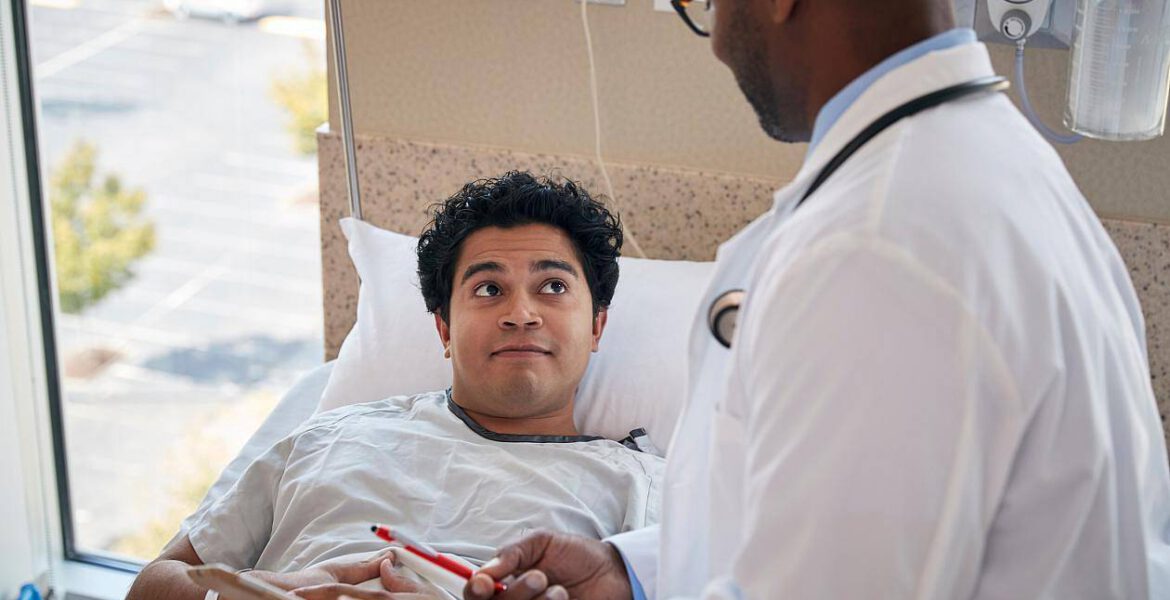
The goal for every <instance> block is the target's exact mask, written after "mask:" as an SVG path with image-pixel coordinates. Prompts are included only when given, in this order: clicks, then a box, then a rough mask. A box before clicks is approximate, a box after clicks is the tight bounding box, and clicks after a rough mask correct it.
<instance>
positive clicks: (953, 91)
mask: <svg viewBox="0 0 1170 600" xmlns="http://www.w3.org/2000/svg"><path fill="white" fill-rule="evenodd" d="M1009 85H1010V84H1009V83H1008V80H1007V79H1004V78H1003V77H995V76H992V77H981V78H979V79H974V80H971V81H968V82H965V83H960V84H958V85H954V86H951V87H948V88H943V89H941V90H938V91H936V92H931V93H929V94H926V95H925V96H920V97H918V98H915V99H913V100H911V101H909V102H907V103H905V104H903V105H901V106H899V107H897V108H895V109H894V110H891V111H890V112H888V113H886V114H884V115H882V116H881V118H879V119H878V120H876V121H874V122H873V123H871V124H870V125H869V127H866V128H865V129H864V130H863V131H862V132H861V133H859V134H857V137H855V138H853V139H852V140H851V141H850V142H849V143H848V144H846V145H845V147H844V148H842V149H841V151H840V152H838V153H837V154H836V156H834V157H833V160H830V161H829V163H828V164H827V165H825V167H824V168H822V169H821V172H820V173H818V174H817V176H816V179H813V182H812V185H811V186H809V188H808V190H806V191H805V192H804V195H803V196H801V197H800V200H798V201H797V202H796V206H795V207H794V208H793V210H796V209H797V208H800V206H801V205H802V204H804V201H805V200H808V198H809V196H812V195H813V193H814V192H816V191H817V189H819V188H820V187H821V186H822V185H824V183H825V181H826V180H828V179H829V177H830V176H832V175H833V173H835V172H836V171H837V170H838V169H840V168H841V165H843V164H845V161H847V160H849V158H850V157H851V156H853V155H854V154H856V153H857V151H858V150H860V149H861V147H862V146H864V145H865V144H866V143H868V142H869V141H870V140H872V139H873V138H875V137H877V136H878V134H880V133H881V132H883V131H885V130H886V129H889V128H890V127H891V126H892V125H894V124H895V123H897V122H898V121H901V120H902V119H905V118H906V117H910V116H913V115H916V114H918V113H920V112H922V111H924V110H926V109H928V108H934V107H936V106H939V105H941V104H946V103H947V102H952V101H955V100H958V99H960V98H966V97H967V96H973V95H975V94H983V93H990V92H1002V91H1004V90H1006V89H1007V88H1008V87H1009ZM744 293H745V292H744V291H743V290H729V291H726V292H723V293H722V294H720V295H719V297H717V298H716V299H715V301H714V302H712V303H711V308H710V309H709V310H708V311H707V326H708V327H709V328H710V329H711V335H713V336H714V337H715V340H716V341H717V342H719V343H720V344H722V345H723V347H725V348H731V339H732V337H733V336H734V335H735V325H736V322H737V321H738V320H739V307H740V305H741V304H743V298H744Z"/></svg>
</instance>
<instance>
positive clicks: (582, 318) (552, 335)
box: [435, 224, 605, 418]
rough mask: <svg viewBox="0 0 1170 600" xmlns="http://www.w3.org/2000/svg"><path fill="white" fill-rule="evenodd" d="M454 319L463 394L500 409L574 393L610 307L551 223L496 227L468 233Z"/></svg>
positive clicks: (551, 406)
mask: <svg viewBox="0 0 1170 600" xmlns="http://www.w3.org/2000/svg"><path fill="white" fill-rule="evenodd" d="M452 283H453V285H452V289H451V300H450V302H449V303H448V322H446V323H444V322H443V320H442V319H441V318H439V317H438V316H436V317H435V323H436V326H437V327H438V330H439V337H440V339H441V340H442V341H443V343H444V344H445V345H447V344H449V347H450V351H451V361H452V371H453V375H454V381H455V389H456V398H457V400H459V401H460V403H461V404H462V403H463V402H467V401H473V402H474V403H475V404H476V406H466V408H470V409H473V410H476V411H478V412H483V413H486V414H490V415H492V416H497V417H510V418H523V417H530V416H537V415H542V414H546V413H548V412H551V411H553V410H556V409H558V408H562V407H563V406H564V405H565V404H566V403H567V402H571V401H572V399H573V397H574V395H575V394H576V389H577V384H578V383H579V382H580V380H581V377H582V376H583V375H584V373H585V367H586V366H587V365H588V363H589V355H590V353H591V352H593V351H596V350H597V347H598V342H599V341H600V340H601V332H602V330H603V329H604V327H605V312H604V311H602V312H601V313H600V314H599V315H598V316H597V317H596V318H595V317H594V315H593V300H592V296H591V295H590V292H589V284H588V282H587V281H586V279H585V273H584V271H583V269H582V266H581V261H580V260H579V259H578V258H577V253H576V252H575V251H574V247H573V243H572V241H570V239H569V237H568V235H566V234H565V232H564V231H562V230H561V229H559V228H556V227H552V226H549V225H543V224H531V225H522V226H517V227H511V228H508V229H503V228H499V227H487V228H484V229H480V230H478V231H475V232H474V233H472V234H471V235H469V236H468V237H467V239H465V240H464V241H463V244H462V246H461V249H460V251H459V258H458V261H457V262H456V265H455V275H454V281H453V282H452Z"/></svg>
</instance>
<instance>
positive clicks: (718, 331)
mask: <svg viewBox="0 0 1170 600" xmlns="http://www.w3.org/2000/svg"><path fill="white" fill-rule="evenodd" d="M743 296H744V291H743V290H729V291H726V292H723V293H722V294H720V295H719V297H718V298H716V299H715V301H714V302H712V303H711V309H710V310H709V311H708V312H707V326H708V327H709V328H710V329H711V335H713V336H715V340H716V341H717V342H719V343H720V344H722V345H723V347H724V348H731V338H732V336H734V335H735V324H736V322H738V321H739V306H740V304H743Z"/></svg>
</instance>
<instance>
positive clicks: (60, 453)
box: [5, 0, 143, 598]
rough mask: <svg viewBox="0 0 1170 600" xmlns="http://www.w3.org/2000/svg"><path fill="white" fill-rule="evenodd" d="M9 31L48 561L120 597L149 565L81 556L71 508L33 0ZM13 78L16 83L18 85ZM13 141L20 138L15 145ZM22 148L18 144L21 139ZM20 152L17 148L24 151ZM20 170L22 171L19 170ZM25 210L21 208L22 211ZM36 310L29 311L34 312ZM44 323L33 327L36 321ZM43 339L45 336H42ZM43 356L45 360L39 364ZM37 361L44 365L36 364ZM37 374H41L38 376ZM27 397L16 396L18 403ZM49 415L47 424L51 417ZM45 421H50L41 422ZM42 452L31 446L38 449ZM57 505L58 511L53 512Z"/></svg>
mask: <svg viewBox="0 0 1170 600" xmlns="http://www.w3.org/2000/svg"><path fill="white" fill-rule="evenodd" d="M9 8H10V11H11V15H12V19H11V33H12V38H13V46H14V50H15V52H14V53H13V58H14V62H15V63H16V64H15V67H16V69H15V73H14V75H15V77H13V76H12V75H8V81H6V82H5V83H6V84H15V86H16V88H17V106H18V107H19V111H20V115H19V131H16V132H13V133H14V134H15V135H17V136H19V137H21V138H22V141H23V144H22V148H23V153H24V155H23V156H22V157H14V159H16V164H17V165H19V164H20V162H19V161H20V160H21V159H23V166H24V168H25V173H24V175H25V178H26V179H25V182H24V183H25V186H24V188H25V189H23V190H21V191H23V192H25V193H26V194H27V195H26V196H25V197H24V198H20V197H18V198H16V199H15V200H14V201H15V202H21V201H26V202H27V206H26V207H25V208H26V209H27V213H25V212H24V211H19V210H18V213H21V216H27V217H28V219H29V221H31V222H28V223H18V224H17V225H18V226H19V227H23V228H27V231H28V232H29V234H30V237H31V240H29V241H28V242H26V243H29V244H30V245H31V254H32V257H31V258H32V261H31V262H32V263H33V264H28V262H29V261H28V257H27V256H25V255H22V256H21V258H20V261H21V263H22V265H21V266H22V267H24V268H26V269H30V270H35V282H36V292H35V298H34V297H33V296H34V294H33V293H31V291H30V292H29V293H28V294H26V296H27V297H26V299H25V300H26V303H27V304H31V305H33V306H35V307H36V309H37V310H36V312H38V313H39V315H37V314H33V311H32V310H29V311H27V312H26V317H27V320H28V322H27V323H26V325H27V328H28V333H29V334H30V335H33V336H37V337H39V338H40V341H41V344H40V346H41V347H40V350H41V352H39V353H38V354H40V356H36V357H34V356H29V357H28V358H29V359H31V360H30V361H29V362H30V364H33V365H34V370H36V366H40V367H41V368H42V369H43V371H42V373H40V374H33V378H34V379H35V380H37V382H38V383H39V384H41V385H40V387H41V388H42V389H40V390H37V391H38V392H40V393H38V394H35V395H34V396H32V397H31V398H29V399H28V401H29V402H34V403H37V402H42V401H44V402H45V403H46V404H47V407H46V408H47V409H48V410H47V415H45V414H44V411H42V412H41V413H40V414H38V416H37V419H36V420H37V421H40V422H38V423H37V425H38V427H44V426H46V425H47V430H48V433H49V437H50V439H51V450H52V456H51V457H44V461H45V462H48V463H50V465H51V468H52V473H51V474H48V476H46V477H45V478H44V482H43V484H44V487H45V488H46V489H45V496H46V498H45V500H46V504H53V500H55V507H50V506H45V507H44V509H45V513H46V514H45V518H46V519H47V520H48V521H49V524H48V525H49V527H48V529H49V530H55V531H56V533H58V534H59V539H58V540H50V542H51V547H52V553H53V554H58V556H51V557H49V560H50V564H51V565H52V566H51V567H50V569H51V571H55V572H56V573H55V575H56V577H55V579H57V580H58V583H59V584H60V585H62V586H63V587H64V588H65V589H66V590H68V589H77V590H84V593H85V597H92V598H121V597H123V596H124V594H125V592H126V590H128V589H129V585H130V582H132V581H133V578H134V576H136V575H137V573H138V572H139V571H141V569H142V567H143V564H142V563H140V562H137V561H132V560H126V559H123V558H119V557H115V556H111V555H106V554H101V553H95V552H83V551H81V550H79V549H78V548H77V545H76V536H75V530H74V522H73V508H72V506H73V504H72V496H71V494H70V484H69V469H68V460H67V454H66V440H65V428H64V414H63V412H64V411H63V409H64V407H63V405H62V394H61V380H60V367H59V363H58V358H57V338H56V324H55V321H54V316H55V312H54V309H55V305H56V303H55V300H54V298H55V294H54V290H55V285H54V280H53V272H52V262H51V260H52V255H51V247H50V246H49V239H48V229H47V225H46V223H47V216H48V214H47V212H48V211H47V208H46V199H45V197H44V187H43V181H44V178H43V176H42V173H43V171H42V169H41V161H40V145H39V141H38V128H37V123H38V109H37V107H38V104H37V102H36V94H35V89H34V74H33V64H32V52H31V35H30V31H29V18H28V16H29V11H28V3H27V0H10V7H9ZM13 79H15V81H13ZM14 142H15V140H14ZM15 144H19V142H15ZM18 147H19V146H18ZM18 168H19V167H18ZM18 208H19V207H18ZM33 306H30V307H29V308H33ZM38 316H39V322H33V321H34V320H37V318H38ZM38 334H39V335H38ZM28 352H29V354H30V355H31V354H33V353H37V348H35V346H34V345H30V346H29V347H28ZM38 359H39V360H38ZM38 363H39V364H38ZM37 375H42V376H40V377H38V376H37ZM23 400H24V399H19V398H18V399H17V401H18V402H20V401H23ZM46 417H47V419H46ZM45 420H47V421H48V423H44V422H43V421H45ZM36 450H37V449H31V451H32V452H34V453H35V452H36ZM54 508H55V510H54Z"/></svg>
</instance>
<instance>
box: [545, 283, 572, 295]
mask: <svg viewBox="0 0 1170 600" xmlns="http://www.w3.org/2000/svg"><path fill="white" fill-rule="evenodd" d="M567 291H569V287H568V286H566V285H565V282H563V281H550V282H548V283H546V284H544V287H542V288H540V293H542V294H555V295H558V296H559V295H560V294H563V293H565V292H567Z"/></svg>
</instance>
